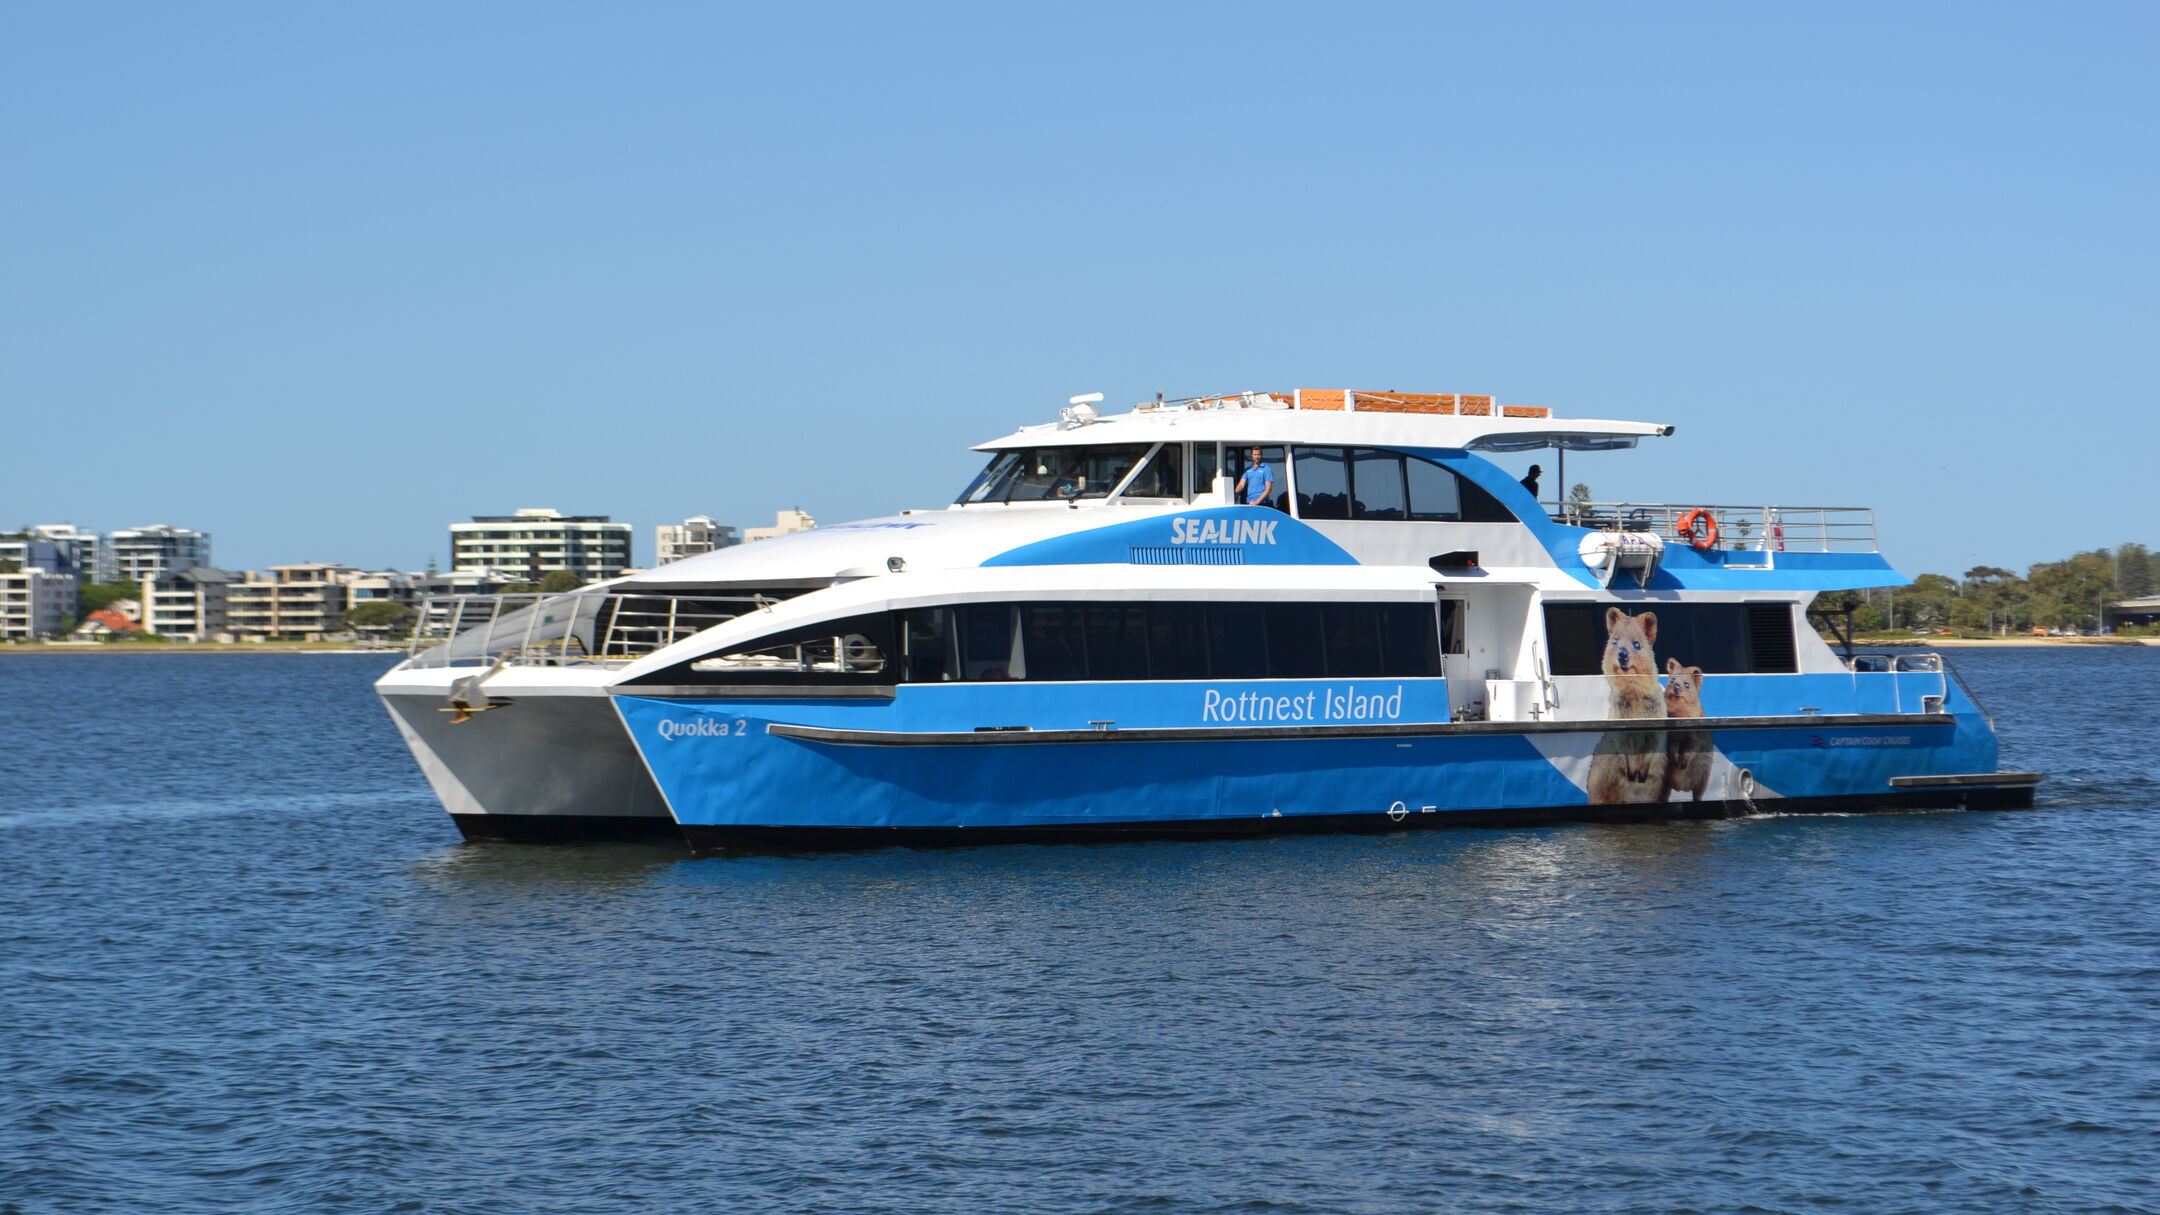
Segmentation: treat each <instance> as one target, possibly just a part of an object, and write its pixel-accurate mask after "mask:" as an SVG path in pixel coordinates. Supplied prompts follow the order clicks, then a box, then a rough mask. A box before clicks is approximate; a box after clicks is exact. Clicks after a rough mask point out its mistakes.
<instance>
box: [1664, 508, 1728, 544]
mask: <svg viewBox="0 0 2160 1215" xmlns="http://www.w3.org/2000/svg"><path fill="white" fill-rule="evenodd" d="M1697 523H1700V524H1702V525H1703V531H1702V534H1701V535H1697V534H1695V525H1696V524H1697ZM1673 530H1674V531H1675V532H1677V533H1678V534H1679V536H1680V538H1681V539H1682V540H1685V541H1687V542H1688V543H1689V544H1692V545H1694V546H1695V547H1696V548H1698V549H1713V548H1716V547H1717V535H1718V533H1717V517H1716V516H1715V515H1712V514H1711V513H1710V512H1709V511H1706V510H1704V509H1702V508H1701V507H1699V506H1698V507H1696V508H1695V509H1694V510H1691V511H1689V512H1688V513H1686V514H1684V515H1682V516H1680V523H1679V526H1677V527H1675V528H1674V529H1673Z"/></svg>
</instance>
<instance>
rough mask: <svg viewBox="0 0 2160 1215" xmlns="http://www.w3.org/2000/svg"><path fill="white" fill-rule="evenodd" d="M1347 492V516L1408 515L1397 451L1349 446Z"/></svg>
mask: <svg viewBox="0 0 2160 1215" xmlns="http://www.w3.org/2000/svg"><path fill="white" fill-rule="evenodd" d="M1350 494H1351V507H1350V517H1351V518H1353V519H1407V518H1409V517H1410V510H1409V501H1408V499H1407V498H1406V497H1405V496H1404V494H1403V458H1402V456H1401V454H1400V453H1397V452H1392V451H1372V450H1370V449H1366V450H1353V451H1352V452H1351V453H1350Z"/></svg>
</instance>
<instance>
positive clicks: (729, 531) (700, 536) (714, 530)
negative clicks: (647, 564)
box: [653, 515, 742, 565]
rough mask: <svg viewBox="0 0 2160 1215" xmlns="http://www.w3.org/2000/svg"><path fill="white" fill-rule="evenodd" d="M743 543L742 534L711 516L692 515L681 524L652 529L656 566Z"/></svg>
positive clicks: (668, 524)
mask: <svg viewBox="0 0 2160 1215" xmlns="http://www.w3.org/2000/svg"><path fill="white" fill-rule="evenodd" d="M741 543H742V533H741V532H740V531H739V530H737V529H736V528H734V527H732V526H730V525H729V524H725V523H722V522H720V521H719V520H718V519H715V518H713V517H712V516H711V515H692V516H690V517H689V518H687V519H685V520H683V521H682V522H680V523H663V524H661V525H660V526H658V527H656V528H654V529H653V564H654V565H667V564H669V563H670V562H675V561H680V560H682V559H683V558H685V557H695V556H697V555H698V554H700V553H709V552H712V551H713V550H714V549H719V548H727V547H729V546H730V545H736V544H741Z"/></svg>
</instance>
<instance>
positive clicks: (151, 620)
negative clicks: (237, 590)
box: [142, 565, 246, 641]
mask: <svg viewBox="0 0 2160 1215" xmlns="http://www.w3.org/2000/svg"><path fill="white" fill-rule="evenodd" d="M245 578H246V575H244V574H238V573H234V572H233V571H231V570H221V569H216V568H213V567H211V566H207V565H198V566H193V567H190V568H188V569H184V570H173V571H170V572H168V573H164V574H160V575H159V576H157V577H156V578H146V579H144V580H143V584H142V588H143V589H142V605H143V606H142V624H143V629H144V630H145V631H147V632H150V633H155V634H156V635H158V636H160V637H165V638H169V639H171V640H173V641H204V640H207V639H209V638H210V637H212V636H214V635H215V634H218V633H225V632H230V631H231V629H232V624H231V622H230V621H229V620H227V619H226V615H225V613H226V609H227V607H228V606H229V597H230V595H231V593H232V588H233V587H234V586H236V585H238V584H239V583H240V582H242V581H243V580H244V579H245Z"/></svg>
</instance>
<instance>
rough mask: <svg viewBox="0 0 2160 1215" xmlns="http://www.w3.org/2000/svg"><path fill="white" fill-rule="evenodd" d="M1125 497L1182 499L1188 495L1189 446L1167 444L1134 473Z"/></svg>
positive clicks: (1158, 447) (1158, 449) (1157, 448)
mask: <svg viewBox="0 0 2160 1215" xmlns="http://www.w3.org/2000/svg"><path fill="white" fill-rule="evenodd" d="M1118 496H1119V497H1121V498H1180V499H1182V498H1183V497H1184V496H1185V445H1184V444H1183V443H1163V444H1160V445H1158V446H1157V447H1156V448H1155V454H1154V455H1151V456H1149V457H1148V459H1147V463H1145V464H1143V465H1141V466H1140V471H1139V472H1137V473H1135V474H1133V479H1132V483H1131V484H1129V485H1127V486H1126V487H1125V492H1124V493H1122V494H1120V495H1118Z"/></svg>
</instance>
